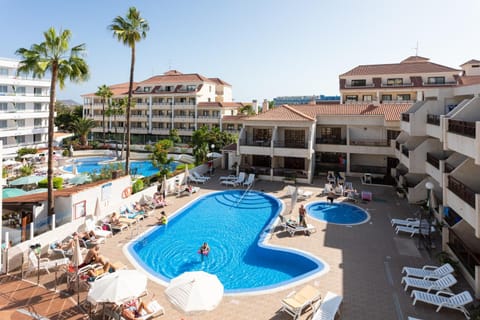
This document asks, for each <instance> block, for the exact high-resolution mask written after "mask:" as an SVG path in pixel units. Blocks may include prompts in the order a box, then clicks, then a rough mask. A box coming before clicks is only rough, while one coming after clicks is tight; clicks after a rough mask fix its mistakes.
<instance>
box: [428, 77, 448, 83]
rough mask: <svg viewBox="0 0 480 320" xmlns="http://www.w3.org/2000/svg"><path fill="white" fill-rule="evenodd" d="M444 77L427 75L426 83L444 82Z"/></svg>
mask: <svg viewBox="0 0 480 320" xmlns="http://www.w3.org/2000/svg"><path fill="white" fill-rule="evenodd" d="M444 83H445V77H428V84H444Z"/></svg>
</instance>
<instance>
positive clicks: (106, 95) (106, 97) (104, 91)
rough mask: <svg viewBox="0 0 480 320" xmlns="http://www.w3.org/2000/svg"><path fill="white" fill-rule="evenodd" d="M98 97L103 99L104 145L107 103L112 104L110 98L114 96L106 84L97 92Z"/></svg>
mask: <svg viewBox="0 0 480 320" xmlns="http://www.w3.org/2000/svg"><path fill="white" fill-rule="evenodd" d="M95 95H96V96H99V97H101V98H102V128H103V143H105V101H108V103H110V98H111V97H112V96H113V92H112V90H111V89H110V87H107V85H106V84H104V85H101V86H100V87H98V91H97V92H95Z"/></svg>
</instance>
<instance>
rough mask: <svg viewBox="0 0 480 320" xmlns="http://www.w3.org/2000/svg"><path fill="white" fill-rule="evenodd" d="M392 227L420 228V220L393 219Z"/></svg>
mask: <svg viewBox="0 0 480 320" xmlns="http://www.w3.org/2000/svg"><path fill="white" fill-rule="evenodd" d="M390 222H391V224H392V227H393V226H396V225H399V226H407V227H419V226H420V220H418V219H416V218H407V219H392V220H390Z"/></svg>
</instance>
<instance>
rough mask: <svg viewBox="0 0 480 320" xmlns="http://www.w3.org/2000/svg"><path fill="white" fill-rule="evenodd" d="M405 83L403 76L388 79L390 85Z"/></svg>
mask: <svg viewBox="0 0 480 320" xmlns="http://www.w3.org/2000/svg"><path fill="white" fill-rule="evenodd" d="M402 84H403V79H402V78H391V79H387V85H388V86H401V85H402Z"/></svg>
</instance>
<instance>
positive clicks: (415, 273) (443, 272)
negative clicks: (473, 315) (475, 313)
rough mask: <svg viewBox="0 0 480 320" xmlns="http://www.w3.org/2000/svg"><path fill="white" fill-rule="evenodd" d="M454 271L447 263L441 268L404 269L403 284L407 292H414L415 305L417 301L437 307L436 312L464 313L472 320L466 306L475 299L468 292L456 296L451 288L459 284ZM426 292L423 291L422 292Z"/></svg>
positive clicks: (412, 294) (412, 293)
mask: <svg viewBox="0 0 480 320" xmlns="http://www.w3.org/2000/svg"><path fill="white" fill-rule="evenodd" d="M453 272H454V269H453V267H452V266H451V265H450V264H449V263H446V264H444V265H442V266H440V267H437V266H428V265H426V266H423V267H422V268H414V267H404V268H403V269H402V274H405V276H404V277H403V278H402V284H404V285H405V291H407V290H408V289H409V288H415V290H412V292H411V294H410V296H411V297H412V298H413V305H415V304H416V303H417V301H421V302H424V303H428V304H432V305H435V306H437V309H436V312H439V311H440V310H441V309H442V308H450V309H455V310H459V311H461V312H463V314H464V315H465V317H466V318H467V319H470V316H469V313H468V311H467V309H466V308H465V306H466V305H467V304H469V303H470V302H472V301H473V297H472V295H471V294H470V292H468V291H463V292H461V293H458V294H455V293H453V292H452V291H451V289H450V287H452V286H453V285H455V284H456V283H457V279H456V278H455V277H454V276H453V274H452V273H453ZM416 289H421V290H426V291H421V290H416Z"/></svg>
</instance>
